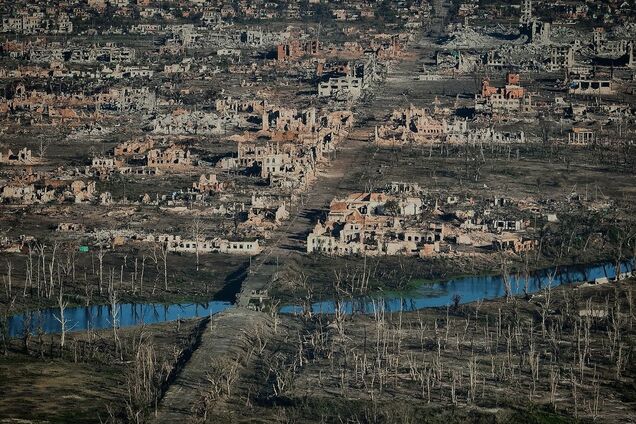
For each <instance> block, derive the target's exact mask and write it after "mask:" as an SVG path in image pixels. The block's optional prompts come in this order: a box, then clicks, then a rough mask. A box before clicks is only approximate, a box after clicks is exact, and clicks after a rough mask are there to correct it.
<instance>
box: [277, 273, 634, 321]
mask: <svg viewBox="0 0 636 424" xmlns="http://www.w3.org/2000/svg"><path fill="white" fill-rule="evenodd" d="M633 269H634V262H633V261H628V262H624V263H622V264H621V273H625V272H630V271H632V270H633ZM615 276H616V265H615V264H612V263H609V262H608V263H603V264H595V265H585V266H568V267H558V268H550V269H544V270H539V271H535V272H533V273H531V275H530V276H529V277H528V278H527V279H526V278H525V277H524V276H522V275H517V274H511V275H510V276H509V278H510V286H511V292H512V294H513V295H521V294H523V293H524V289H525V292H527V293H530V294H531V293H536V292H538V291H540V290H543V289H545V288H547V287H557V286H559V285H561V284H576V283H583V282H588V281H589V282H592V281H594V280H596V279H598V278H610V279H612V278H614V277H615ZM526 281H527V288H526ZM505 294H506V293H505V284H504V279H503V277H502V276H501V275H498V276H491V275H482V276H468V277H460V278H454V279H451V280H448V281H444V282H433V283H423V284H421V285H420V286H419V287H417V288H416V289H414V290H412V291H410V292H409V293H404V294H390V295H385V296H382V295H378V296H373V297H361V298H354V299H353V300H342V301H340V302H339V303H337V304H336V302H335V301H333V300H326V301H321V302H316V303H313V304H312V305H311V310H312V313H314V314H333V313H335V311H336V307H338V308H340V311H341V312H343V313H345V314H351V313H354V312H355V313H363V314H372V313H374V312H375V311H376V310H384V311H385V312H398V311H405V312H406V311H416V310H418V309H424V308H431V307H440V306H447V305H451V304H453V303H454V298H455V297H456V296H459V303H460V304H463V303H470V302H475V301H478V300H482V299H484V300H488V299H497V298H500V297H504V296H505ZM280 312H281V313H287V314H298V313H302V312H303V307H302V306H299V305H286V306H283V307H282V308H281V309H280Z"/></svg>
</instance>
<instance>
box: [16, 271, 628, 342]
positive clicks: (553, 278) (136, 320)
mask: <svg viewBox="0 0 636 424" xmlns="http://www.w3.org/2000/svg"><path fill="white" fill-rule="evenodd" d="M633 270H634V261H633V260H632V261H626V262H623V263H622V264H621V271H620V272H621V273H632V272H633ZM615 277H616V266H615V264H612V263H609V262H608V263H603V264H595V265H585V266H569V267H559V268H550V269H545V270H540V271H536V272H534V273H532V274H531V275H530V276H529V277H528V278H527V288H526V289H525V290H524V288H525V286H526V278H524V277H523V276H521V275H517V274H511V275H510V277H509V278H510V285H511V292H512V294H513V295H522V294H523V293H524V292H527V293H529V294H531V293H536V292H538V291H540V290H543V289H545V288H547V287H548V286H551V287H557V286H559V285H561V284H577V283H583V282H588V281H590V282H593V281H595V280H597V279H600V278H601V279H602V278H608V279H613V278H615ZM456 296H459V303H462V304H463V303H470V302H475V301H478V300H482V299H485V300H487V299H496V298H500V297H504V296H505V288H504V279H503V277H502V276H488V275H487V276H469V277H461V278H455V279H451V280H448V281H444V282H434V283H423V284H421V285H420V286H419V287H418V288H416V289H414V290H412V291H410V292H409V293H405V294H397V293H393V294H390V295H389V294H386V295H384V296H383V295H382V294H379V295H376V296H374V297H361V298H354V299H353V300H343V301H341V302H339V303H338V307H339V308H340V310H341V311H343V312H344V313H346V314H352V313H373V312H374V311H375V310H377V309H379V308H381V309H383V310H384V311H386V312H398V311H405V312H406V311H416V310H418V309H424V308H431V307H445V306H447V305H450V304H452V303H454V298H456ZM230 307H232V303H230V302H226V301H211V302H208V303H203V304H198V303H187V304H172V305H164V304H155V303H120V304H118V305H117V326H118V327H119V328H123V327H133V326H137V325H142V324H146V325H147V324H155V323H161V322H168V321H176V320H179V319H188V318H200V317H206V316H210V315H214V314H217V313H219V312H222V311H224V310H226V309H227V308H230ZM311 310H312V312H313V313H315V314H333V313H334V312H335V310H336V302H335V301H333V300H325V301H321V302H316V303H314V304H312V305H311ZM302 311H303V307H302V306H300V305H286V306H283V307H281V308H280V312H281V313H284V314H299V313H302ZM59 316H60V310H59V309H58V308H48V309H42V310H39V311H33V312H26V313H22V314H18V315H13V316H11V317H9V319H8V330H9V336H10V337H19V336H21V335H22V334H23V333H24V326H25V323H26V322H27V321H30V328H31V331H32V332H36V331H37V330H38V328H41V329H42V330H43V331H44V333H46V334H53V333H61V331H62V327H61V324H60V323H59V322H58V320H57V319H56V317H57V318H59ZM29 317H30V319H29ZM64 319H65V320H66V321H67V325H66V328H67V331H68V332H75V331H86V330H88V329H92V330H101V329H108V328H112V326H113V324H112V323H113V314H112V308H111V306H110V305H92V306H88V307H84V306H78V307H69V308H66V310H65V312H64Z"/></svg>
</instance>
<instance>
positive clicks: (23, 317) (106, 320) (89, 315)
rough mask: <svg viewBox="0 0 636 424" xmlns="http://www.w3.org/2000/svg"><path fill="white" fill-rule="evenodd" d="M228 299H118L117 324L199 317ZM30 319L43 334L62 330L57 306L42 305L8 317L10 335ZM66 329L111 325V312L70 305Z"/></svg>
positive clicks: (18, 332) (220, 307)
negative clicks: (179, 301) (181, 301)
mask: <svg viewBox="0 0 636 424" xmlns="http://www.w3.org/2000/svg"><path fill="white" fill-rule="evenodd" d="M231 306H232V304H231V303H230V302H222V301H212V302H208V303H203V304H199V303H187V304H173V305H163V304H155V303H120V304H118V305H117V326H118V327H119V328H122V327H133V326H136V325H142V324H155V323H160V322H166V321H176V320H179V319H187V318H199V317H206V316H210V315H214V314H217V313H219V312H221V311H224V310H225V309H227V308H229V307H231ZM29 316H30V321H31V325H30V327H31V331H32V332H36V331H37V330H38V328H39V327H41V328H42V330H43V331H44V332H45V333H46V334H51V333H61V332H62V326H61V324H60V323H59V321H58V320H57V319H56V317H57V318H59V317H60V310H59V308H49V309H42V310H40V311H35V312H27V313H23V314H18V315H13V316H12V317H10V318H9V320H8V325H9V336H10V337H18V336H21V335H22V334H23V333H24V325H25V322H27V321H28V320H29ZM64 319H65V320H66V321H67V324H66V328H67V331H68V332H74V331H86V330H88V329H91V330H100V329H105V328H112V326H113V314H112V307H111V306H110V305H91V306H77V307H72V308H71V307H69V308H66V309H65V311H64Z"/></svg>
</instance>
